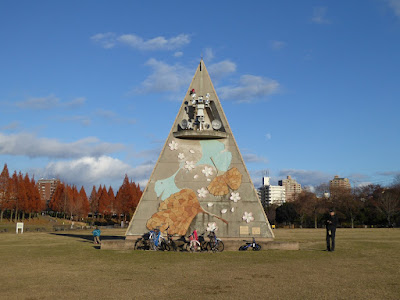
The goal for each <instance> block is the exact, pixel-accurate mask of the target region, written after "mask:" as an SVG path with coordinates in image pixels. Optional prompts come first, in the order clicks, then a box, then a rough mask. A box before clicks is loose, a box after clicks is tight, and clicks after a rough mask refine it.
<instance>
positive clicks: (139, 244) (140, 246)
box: [134, 239, 144, 250]
mask: <svg viewBox="0 0 400 300" xmlns="http://www.w3.org/2000/svg"><path fill="white" fill-rule="evenodd" d="M134 249H135V250H143V249H144V243H143V240H142V239H138V240H137V241H136V242H135V248H134Z"/></svg>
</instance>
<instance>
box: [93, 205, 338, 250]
mask: <svg viewBox="0 0 400 300" xmlns="http://www.w3.org/2000/svg"><path fill="white" fill-rule="evenodd" d="M337 224H338V218H337V216H336V213H335V211H334V210H333V209H331V210H330V211H329V214H328V216H327V218H326V220H325V225H326V251H330V252H332V251H335V237H336V227H337ZM92 234H93V242H94V244H100V243H101V242H100V234H101V231H100V229H99V228H98V227H97V226H96V229H95V230H93V231H92ZM148 234H149V237H148V238H149V241H150V249H151V250H157V248H158V246H159V244H160V243H161V240H162V234H161V231H160V229H158V228H155V229H154V230H150V231H149V233H148ZM189 246H190V248H191V249H194V250H196V249H197V248H199V247H200V242H199V236H198V234H197V230H196V229H195V230H193V232H192V233H191V234H190V236H189Z"/></svg>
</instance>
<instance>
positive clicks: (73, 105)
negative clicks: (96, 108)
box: [61, 97, 86, 108]
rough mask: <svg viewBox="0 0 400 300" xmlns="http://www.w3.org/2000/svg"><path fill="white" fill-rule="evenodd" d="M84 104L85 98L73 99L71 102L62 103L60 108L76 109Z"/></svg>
mask: <svg viewBox="0 0 400 300" xmlns="http://www.w3.org/2000/svg"><path fill="white" fill-rule="evenodd" d="M85 102H86V98H85V97H79V98H75V99H74V100H72V101H69V102H65V103H62V104H61V106H62V107H65V108H76V107H81V106H82V105H84V104H85Z"/></svg>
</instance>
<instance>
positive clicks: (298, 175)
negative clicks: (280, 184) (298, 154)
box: [279, 169, 333, 186]
mask: <svg viewBox="0 0 400 300" xmlns="http://www.w3.org/2000/svg"><path fill="white" fill-rule="evenodd" d="M288 175H290V176H292V178H293V179H296V181H297V182H298V183H300V184H301V185H302V186H318V185H320V184H321V183H329V180H332V178H333V175H331V174H327V173H324V172H321V171H311V170H294V169H284V170H281V171H280V172H279V176H280V177H282V179H285V178H286V176H288Z"/></svg>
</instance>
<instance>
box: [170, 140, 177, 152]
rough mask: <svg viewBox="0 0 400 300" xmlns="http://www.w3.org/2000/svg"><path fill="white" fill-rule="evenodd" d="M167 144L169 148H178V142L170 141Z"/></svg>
mask: <svg viewBox="0 0 400 300" xmlns="http://www.w3.org/2000/svg"><path fill="white" fill-rule="evenodd" d="M168 145H169V149H171V150H172V151H173V150H177V149H178V143H177V142H175V141H172V142H171V143H169V144H168Z"/></svg>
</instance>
